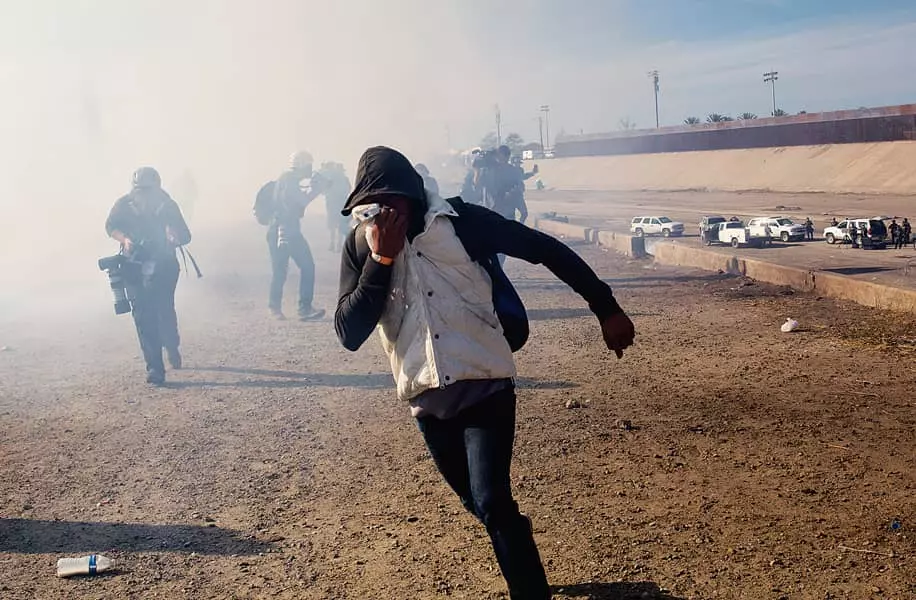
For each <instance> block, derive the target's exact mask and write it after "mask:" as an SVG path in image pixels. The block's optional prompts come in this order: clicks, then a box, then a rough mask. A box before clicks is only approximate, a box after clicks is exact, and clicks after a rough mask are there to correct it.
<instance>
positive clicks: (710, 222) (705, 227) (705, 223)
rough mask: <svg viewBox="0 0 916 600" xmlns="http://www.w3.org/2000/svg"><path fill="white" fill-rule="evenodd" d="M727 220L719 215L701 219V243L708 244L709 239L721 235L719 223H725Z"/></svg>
mask: <svg viewBox="0 0 916 600" xmlns="http://www.w3.org/2000/svg"><path fill="white" fill-rule="evenodd" d="M725 221H726V218H725V217H722V216H719V215H706V216H705V217H703V218H701V219H700V241H701V242H706V240H707V238H713V239H715V238H716V237H717V236H718V235H719V233H718V232H719V223H725Z"/></svg>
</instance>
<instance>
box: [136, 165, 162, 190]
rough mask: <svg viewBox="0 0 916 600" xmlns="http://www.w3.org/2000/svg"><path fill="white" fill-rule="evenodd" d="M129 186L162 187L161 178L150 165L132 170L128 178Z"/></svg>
mask: <svg viewBox="0 0 916 600" xmlns="http://www.w3.org/2000/svg"><path fill="white" fill-rule="evenodd" d="M130 183H131V186H133V188H134V189H137V188H160V187H162V178H161V177H160V176H159V172H158V171H157V170H156V169H154V168H152V167H140V168H139V169H137V170H136V171H134V174H133V176H132V177H131V178H130Z"/></svg>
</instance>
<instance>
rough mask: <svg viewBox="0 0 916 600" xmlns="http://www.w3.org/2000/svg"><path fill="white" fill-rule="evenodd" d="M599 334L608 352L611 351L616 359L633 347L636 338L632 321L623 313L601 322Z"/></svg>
mask: <svg viewBox="0 0 916 600" xmlns="http://www.w3.org/2000/svg"><path fill="white" fill-rule="evenodd" d="M601 333H602V335H603V336H604V343H605V344H607V347H608V350H613V351H614V353H615V354H616V355H617V358H623V351H624V350H626V349H627V348H629V347H630V346H632V345H633V338H634V337H635V336H636V330H635V329H634V328H633V321H631V320H630V317H628V316H627V315H626V314H625V313H617V314H616V315H612V316H610V317H608V318H606V319H605V320H603V321H602V322H601Z"/></svg>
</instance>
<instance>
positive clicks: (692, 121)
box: [684, 117, 702, 125]
mask: <svg viewBox="0 0 916 600" xmlns="http://www.w3.org/2000/svg"><path fill="white" fill-rule="evenodd" d="M701 122H702V121H700V119H699V118H698V117H687V118H686V119H684V124H685V125H699V124H700V123H701Z"/></svg>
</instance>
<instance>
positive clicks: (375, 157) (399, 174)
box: [340, 146, 426, 216]
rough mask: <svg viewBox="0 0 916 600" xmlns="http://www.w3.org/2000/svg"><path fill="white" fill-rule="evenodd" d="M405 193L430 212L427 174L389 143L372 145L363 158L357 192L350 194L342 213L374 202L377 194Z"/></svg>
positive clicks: (424, 210) (357, 174)
mask: <svg viewBox="0 0 916 600" xmlns="http://www.w3.org/2000/svg"><path fill="white" fill-rule="evenodd" d="M390 195H396V196H403V197H405V198H408V199H410V200H412V201H414V202H415V205H416V208H417V210H416V213H415V214H418V215H423V214H425V212H426V192H425V191H424V189H423V177H421V176H420V174H419V173H417V171H416V169H414V167H413V165H412V164H410V161H409V160H407V157H406V156H404V155H403V154H401V153H400V152H398V151H397V150H394V149H392V148H388V147H386V146H374V147H372V148H369V149H368V150H366V151H365V152H363V155H362V156H361V157H360V159H359V167H357V169H356V182H355V184H354V186H353V193H351V194H350V197H349V198H347V202H346V204H344V207H343V210H341V211H340V212H341V214H343V215H344V216H349V215H350V213H351V212H353V209H354V208H355V207H357V206H361V205H363V204H370V203H372V202H373V200H372V198H373V197H374V196H390Z"/></svg>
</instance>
